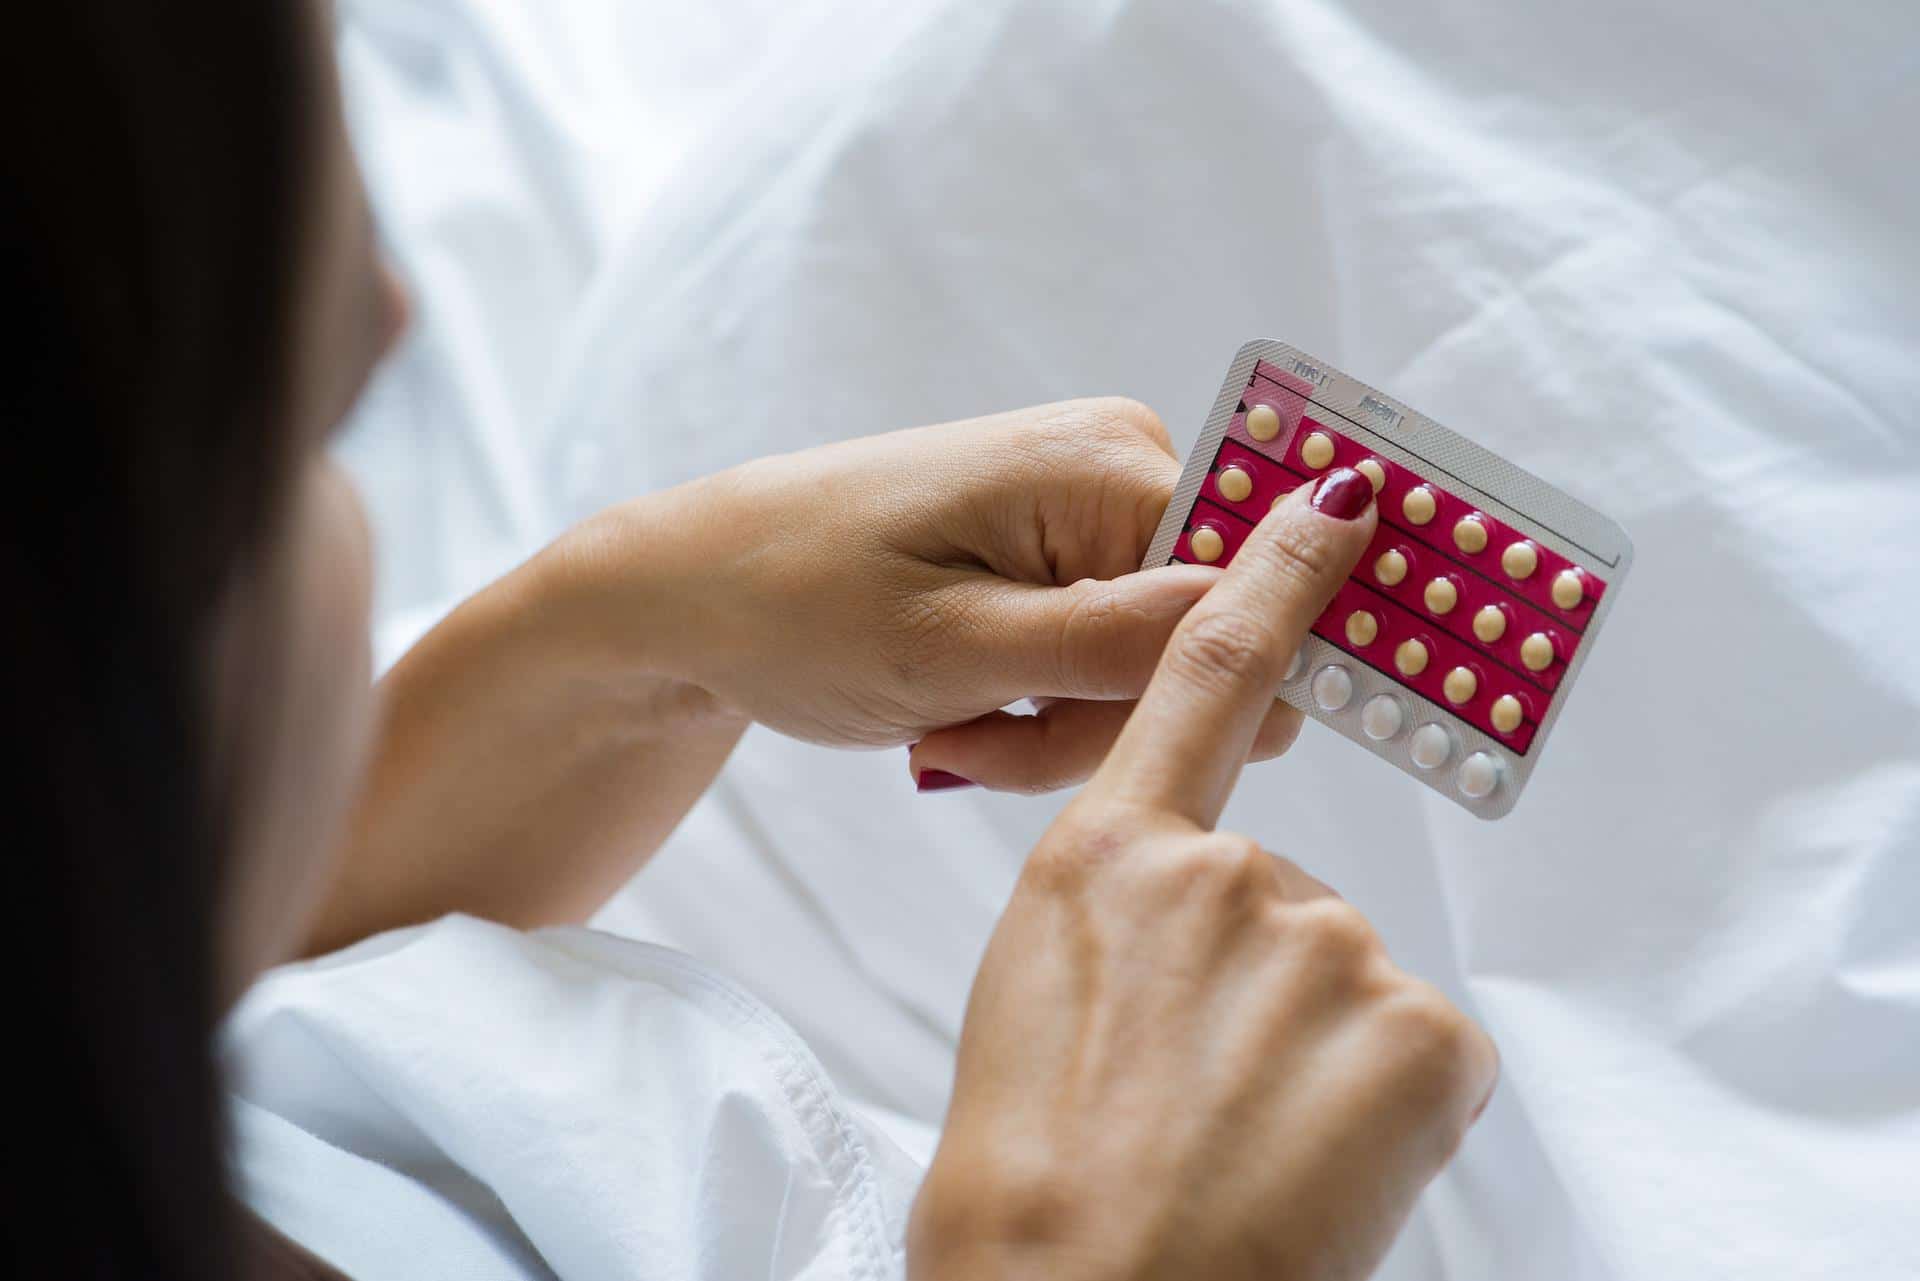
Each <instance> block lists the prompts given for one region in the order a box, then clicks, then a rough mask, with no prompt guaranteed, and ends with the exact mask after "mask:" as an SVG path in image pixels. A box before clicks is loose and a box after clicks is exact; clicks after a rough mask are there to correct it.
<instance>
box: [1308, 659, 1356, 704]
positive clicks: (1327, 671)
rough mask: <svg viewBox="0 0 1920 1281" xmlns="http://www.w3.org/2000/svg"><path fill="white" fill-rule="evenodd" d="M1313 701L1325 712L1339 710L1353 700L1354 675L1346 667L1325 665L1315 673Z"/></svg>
mask: <svg viewBox="0 0 1920 1281" xmlns="http://www.w3.org/2000/svg"><path fill="white" fill-rule="evenodd" d="M1313 701H1314V702H1316V703H1318V704H1319V705H1320V710H1321V711H1323V712H1337V711H1339V710H1340V709H1341V708H1343V707H1345V706H1346V705H1347V704H1348V703H1351V702H1352V701H1353V676H1352V675H1351V674H1350V673H1349V672H1348V671H1347V669H1346V668H1344V667H1341V666H1338V665H1337V664H1336V665H1335V666H1332V667H1323V668H1321V669H1320V670H1319V671H1317V672H1315V673H1314V674H1313Z"/></svg>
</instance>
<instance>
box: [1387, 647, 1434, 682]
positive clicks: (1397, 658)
mask: <svg viewBox="0 0 1920 1281" xmlns="http://www.w3.org/2000/svg"><path fill="white" fill-rule="evenodd" d="M1393 665H1394V666H1395V667H1397V668H1399V669H1400V674H1401V675H1402V676H1418V675H1419V674H1420V673H1421V672H1424V671H1426V670H1427V647H1426V646H1425V645H1423V644H1421V643H1420V642H1419V641H1417V640H1406V641H1401V642H1400V647H1399V648H1398V649H1396V650H1394V651H1393Z"/></svg>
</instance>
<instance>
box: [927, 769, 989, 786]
mask: <svg viewBox="0 0 1920 1281" xmlns="http://www.w3.org/2000/svg"><path fill="white" fill-rule="evenodd" d="M913 786H914V790H915V791H920V792H950V791H952V790H953V789H954V788H956V787H975V786H978V785H977V784H976V783H975V782H974V781H973V780H972V779H970V778H961V777H960V776H959V775H958V774H949V773H947V771H945V770H943V769H923V770H921V771H920V777H918V778H916V779H914V780H913Z"/></svg>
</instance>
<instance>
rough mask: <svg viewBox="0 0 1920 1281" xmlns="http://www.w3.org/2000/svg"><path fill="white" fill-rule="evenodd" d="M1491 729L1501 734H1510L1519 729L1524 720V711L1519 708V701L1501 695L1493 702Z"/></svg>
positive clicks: (1510, 696)
mask: <svg viewBox="0 0 1920 1281" xmlns="http://www.w3.org/2000/svg"><path fill="white" fill-rule="evenodd" d="M1492 716H1493V727H1494V728H1495V729H1497V730H1499V731H1500V732H1501V733H1502V734H1511V733H1513V731H1515V730H1517V729H1519V728H1520V722H1521V721H1523V720H1525V719H1526V711H1525V709H1524V708H1522V707H1521V706H1520V700H1519V699H1517V698H1515V697H1514V696H1513V695H1511V694H1502V695H1501V696H1500V697H1498V698H1496V699H1494V700H1493V713H1492Z"/></svg>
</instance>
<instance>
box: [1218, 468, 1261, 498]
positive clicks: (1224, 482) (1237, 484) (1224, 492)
mask: <svg viewBox="0 0 1920 1281" xmlns="http://www.w3.org/2000/svg"><path fill="white" fill-rule="evenodd" d="M1214 484H1215V485H1217V486H1219V489H1220V496H1221V497H1222V498H1224V499H1226V500H1227V501H1228V502H1230V503H1237V502H1239V501H1241V500H1242V499H1244V498H1245V497H1246V496H1247V495H1248V494H1251V493H1252V492H1253V477H1251V476H1249V475H1247V473H1246V472H1245V471H1244V470H1242V469H1241V468H1239V467H1223V468H1221V469H1220V476H1219V479H1217V480H1215V481H1214Z"/></svg>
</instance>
